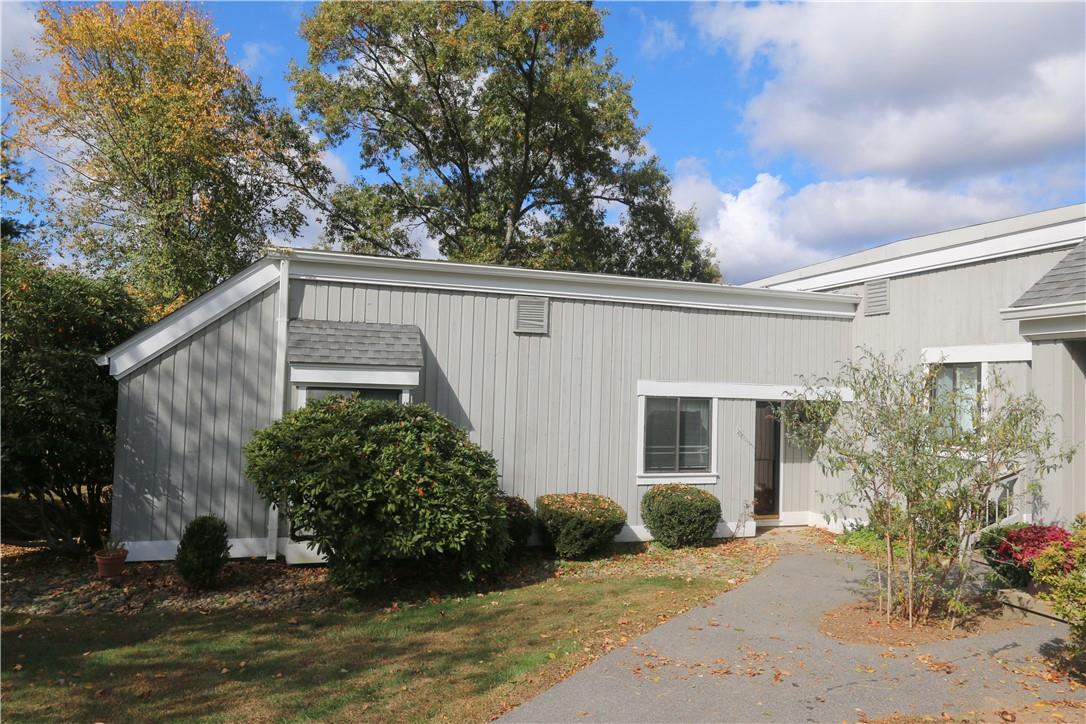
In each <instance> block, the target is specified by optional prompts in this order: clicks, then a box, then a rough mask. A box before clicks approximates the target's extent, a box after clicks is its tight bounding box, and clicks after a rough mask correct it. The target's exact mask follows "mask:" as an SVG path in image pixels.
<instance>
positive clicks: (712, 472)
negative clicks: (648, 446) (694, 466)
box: [637, 394, 720, 485]
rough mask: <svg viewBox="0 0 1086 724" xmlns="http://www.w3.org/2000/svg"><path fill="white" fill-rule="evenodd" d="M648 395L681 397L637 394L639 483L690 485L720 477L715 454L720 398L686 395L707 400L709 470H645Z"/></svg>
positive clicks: (713, 480)
mask: <svg viewBox="0 0 1086 724" xmlns="http://www.w3.org/2000/svg"><path fill="white" fill-rule="evenodd" d="M648 397H681V395H642V394H638V396H637V478H638V484H639V485H652V484H654V483H690V484H692V485H697V484H703V485H704V484H705V483H711V482H715V481H716V480H717V478H719V477H720V467H719V460H718V456H717V440H718V439H719V437H720V435H719V432H718V431H719V424H720V419H719V418H720V400H719V398H715V397H713V396H712V395H705V394H701V395H687V397H690V398H694V399H699V400H705V399H707V400H709V470H708V471H704V472H671V473H668V472H663V473H659V472H645V399H646V398H648Z"/></svg>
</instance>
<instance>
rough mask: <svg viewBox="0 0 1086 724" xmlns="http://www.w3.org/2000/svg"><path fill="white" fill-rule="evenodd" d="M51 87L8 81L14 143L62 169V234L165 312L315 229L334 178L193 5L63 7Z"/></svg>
mask: <svg viewBox="0 0 1086 724" xmlns="http://www.w3.org/2000/svg"><path fill="white" fill-rule="evenodd" d="M38 21H39V23H40V25H41V50H40V54H41V56H42V57H43V58H48V59H51V60H53V61H55V63H54V65H55V70H54V71H53V72H52V73H51V75H50V76H49V77H48V78H42V77H37V76H31V75H25V74H24V75H20V74H19V73H18V71H16V72H14V73H12V72H8V71H7V70H5V71H4V77H5V81H6V82H7V83H10V84H12V86H13V87H14V97H13V104H14V107H15V110H16V115H17V120H18V128H17V131H16V134H15V140H16V142H17V143H18V144H19V145H20V147H21V148H23V149H32V150H34V151H36V152H37V153H40V154H42V155H43V156H45V157H46V158H48V159H49V160H51V161H52V162H53V163H54V165H55V166H56V167H57V170H58V173H59V188H58V194H59V197H60V199H61V201H62V204H61V211H60V213H59V214H58V216H57V217H56V218H55V219H53V220H52V223H53V233H54V234H55V235H56V236H57V237H59V238H65V239H67V240H68V243H69V244H70V245H71V246H72V247H74V248H75V249H76V250H77V251H79V252H81V253H83V254H85V255H86V256H87V258H88V259H89V261H90V262H91V263H92V265H93V266H94V268H96V269H99V270H100V269H117V270H120V271H121V272H122V273H123V274H124V276H125V278H126V279H128V280H129V281H130V282H131V283H132V284H133V285H134V286H135V287H136V289H137V290H138V291H139V292H141V293H142V294H143V295H144V296H146V297H147V298H149V299H151V300H153V301H155V302H168V301H171V300H174V299H175V298H176V297H178V296H179V295H180V296H182V297H192V296H194V295H197V294H200V293H202V292H204V291H206V290H207V289H209V288H211V287H212V286H214V285H215V284H217V283H218V282H220V281H221V280H223V279H224V278H226V277H228V276H230V275H232V274H234V273H236V272H237V271H238V270H240V269H241V268H243V267H244V266H245V265H247V264H248V263H250V262H251V261H253V260H254V259H255V258H256V257H257V256H259V255H260V254H261V253H262V251H263V248H264V246H265V245H266V243H267V238H268V237H269V236H271V235H275V234H294V233H296V232H297V231H298V229H299V228H300V227H301V226H302V225H303V224H304V223H305V217H304V206H305V204H304V203H303V202H304V200H305V199H307V198H308V197H310V196H319V195H320V193H321V190H322V189H323V188H324V187H325V185H326V184H327V183H328V181H329V178H330V176H329V173H328V171H327V169H326V168H325V167H324V166H323V164H321V163H320V161H319V159H318V156H317V152H316V148H315V147H314V145H313V144H312V143H310V140H309V138H308V136H307V135H306V134H305V133H304V132H303V131H302V130H301V129H300V128H299V127H298V126H297V124H296V123H294V121H293V120H292V119H291V117H290V116H289V115H288V114H286V113H284V112H282V111H280V110H278V109H277V108H276V107H275V106H274V104H272V103H271V102H270V101H269V100H268V99H266V98H264V97H263V96H262V95H261V93H260V89H259V87H258V86H256V85H255V84H254V83H252V82H250V81H249V80H248V79H247V78H246V77H245V75H244V74H243V73H242V72H241V71H240V70H238V69H237V68H236V67H235V66H233V65H232V64H231V63H230V62H229V60H228V58H227V56H226V48H225V44H224V37H223V36H219V35H216V34H215V31H214V29H213V27H212V25H211V22H210V19H209V18H208V17H207V16H206V15H204V14H203V13H201V12H199V11H198V10H196V9H194V8H193V7H192V6H190V5H188V4H184V3H163V2H148V3H129V4H125V5H123V6H116V5H113V4H110V3H104V2H103V3H100V4H98V5H94V6H84V5H61V4H59V3H49V4H47V5H45V6H44V8H43V9H42V10H41V11H40V13H39V16H38Z"/></svg>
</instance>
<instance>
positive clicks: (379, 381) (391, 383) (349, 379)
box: [290, 365, 419, 389]
mask: <svg viewBox="0 0 1086 724" xmlns="http://www.w3.org/2000/svg"><path fill="white" fill-rule="evenodd" d="M290 382H291V384H295V385H307V386H310V387H319V386H320V385H331V386H335V387H341V386H358V387H371V386H372V387H392V388H396V389H404V388H413V387H418V386H419V369H418V368H417V367H349V366H346V365H328V366H326V367H322V366H319V365H291V366H290Z"/></svg>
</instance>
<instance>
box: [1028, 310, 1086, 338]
mask: <svg viewBox="0 0 1086 724" xmlns="http://www.w3.org/2000/svg"><path fill="white" fill-rule="evenodd" d="M1018 333H1019V334H1020V335H1022V336H1023V337H1025V338H1026V339H1028V340H1029V341H1031V342H1043V341H1048V340H1061V339H1086V314H1078V315H1067V316H1061V317H1048V318H1045V319H1022V320H1019V322H1018Z"/></svg>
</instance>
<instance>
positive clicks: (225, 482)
mask: <svg viewBox="0 0 1086 724" xmlns="http://www.w3.org/2000/svg"><path fill="white" fill-rule="evenodd" d="M275 297H276V291H275V290H274V289H272V290H269V291H266V292H264V293H263V294H261V295H260V296H259V297H257V298H255V299H253V300H251V301H249V302H247V303H245V304H243V305H241V306H240V307H238V308H237V309H235V310H233V311H232V312H230V313H229V314H227V315H225V316H224V317H223V318H221V319H219V320H217V321H216V322H214V323H213V324H211V325H209V326H208V327H206V328H205V329H203V330H201V331H199V332H197V333H196V334H195V335H193V336H192V337H190V338H188V339H187V340H185V341H183V342H182V343H180V344H179V345H178V346H176V347H174V348H173V349H171V350H170V351H168V352H166V353H165V354H163V355H161V356H159V357H157V358H155V359H153V360H151V361H149V362H148V363H147V364H145V365H144V366H143V367H141V368H140V369H138V370H136V371H134V372H133V373H132V374H130V375H128V376H126V377H124V378H123V379H121V380H120V383H119V387H118V395H119V399H118V412H117V436H118V445H117V459H116V465H115V468H114V483H113V519H112V527H113V535H114V536H115V537H117V538H118V539H120V540H126V541H158V540H177V539H178V538H180V536H181V532H182V531H183V530H184V526H185V525H186V524H187V523H188V521H190V520H192V518H194V517H196V516H198V515H205V514H213V515H217V516H219V517H221V518H223V519H224V520H225V521H226V523H227V527H228V529H229V533H230V536H231V537H232V538H259V537H263V536H265V535H266V533H267V520H266V515H267V506H266V504H265V503H264V502H263V501H262V500H261V499H260V496H259V495H257V493H256V491H255V489H254V488H253V486H252V484H251V483H249V482H248V480H247V479H246V478H245V476H244V472H243V471H244V466H245V461H244V452H243V447H244V445H245V443H246V442H248V440H249V439H250V437H251V436H252V433H253V431H254V430H256V429H258V428H261V427H264V426H266V425H268V424H270V423H271V420H272V399H273V393H274V390H273V388H274V384H273V382H272V380H273V379H274V375H275V335H276V328H275V304H276V301H275Z"/></svg>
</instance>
